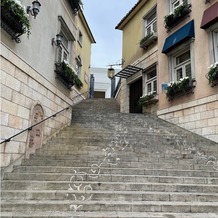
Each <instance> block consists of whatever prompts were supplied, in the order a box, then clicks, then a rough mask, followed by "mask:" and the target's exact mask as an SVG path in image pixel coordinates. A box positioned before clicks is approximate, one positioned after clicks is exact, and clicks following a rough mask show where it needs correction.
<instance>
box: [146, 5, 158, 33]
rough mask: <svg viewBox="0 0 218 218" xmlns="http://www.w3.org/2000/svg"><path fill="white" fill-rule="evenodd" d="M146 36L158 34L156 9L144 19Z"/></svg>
mask: <svg viewBox="0 0 218 218" xmlns="http://www.w3.org/2000/svg"><path fill="white" fill-rule="evenodd" d="M144 24H145V36H147V35H148V34H151V33H153V32H157V13H156V7H155V8H154V9H153V10H152V11H151V12H150V13H148V15H146V16H145V17H144Z"/></svg>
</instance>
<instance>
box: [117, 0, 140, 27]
mask: <svg viewBox="0 0 218 218" xmlns="http://www.w3.org/2000/svg"><path fill="white" fill-rule="evenodd" d="M142 1H143V0H138V2H137V3H136V4H135V5H134V6H133V7H132V9H131V10H130V11H129V12H128V13H127V14H126V15H125V16H124V17H123V18H122V20H121V21H120V22H119V23H118V24H117V26H116V27H115V29H119V28H118V27H119V26H120V25H121V24H122V23H123V21H124V20H125V19H126V18H127V17H128V16H129V15H130V14H131V13H132V11H134V9H135V8H136V7H137V6H138V5H139V4H140V2H142Z"/></svg>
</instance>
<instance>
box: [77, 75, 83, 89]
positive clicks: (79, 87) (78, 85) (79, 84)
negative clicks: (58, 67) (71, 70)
mask: <svg viewBox="0 0 218 218" xmlns="http://www.w3.org/2000/svg"><path fill="white" fill-rule="evenodd" d="M75 85H76V86H77V87H78V89H81V88H82V87H83V83H82V81H81V80H80V79H79V77H78V76H77V75H75Z"/></svg>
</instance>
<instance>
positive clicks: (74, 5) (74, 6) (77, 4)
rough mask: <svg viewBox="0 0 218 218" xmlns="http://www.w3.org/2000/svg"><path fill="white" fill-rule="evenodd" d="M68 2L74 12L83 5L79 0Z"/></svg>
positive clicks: (69, 0)
mask: <svg viewBox="0 0 218 218" xmlns="http://www.w3.org/2000/svg"><path fill="white" fill-rule="evenodd" d="M68 2H69V3H70V6H71V8H72V10H73V11H74V13H76V12H77V11H79V10H80V9H81V7H82V6H83V3H82V1H81V0H68Z"/></svg>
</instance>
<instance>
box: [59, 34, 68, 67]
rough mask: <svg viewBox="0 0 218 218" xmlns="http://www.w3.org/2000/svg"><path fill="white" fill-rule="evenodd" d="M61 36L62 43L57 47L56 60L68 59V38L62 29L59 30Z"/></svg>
mask: <svg viewBox="0 0 218 218" xmlns="http://www.w3.org/2000/svg"><path fill="white" fill-rule="evenodd" d="M60 34H61V35H62V36H63V37H62V43H61V45H60V47H59V48H58V62H59V63H60V62H62V61H67V62H68V61H69V51H68V40H67V38H66V36H65V34H64V32H63V31H61V32H60Z"/></svg>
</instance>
